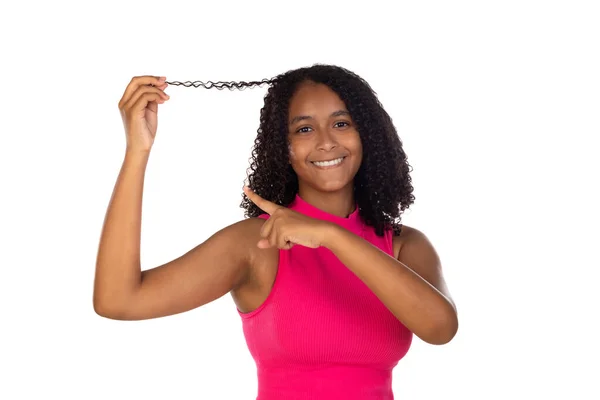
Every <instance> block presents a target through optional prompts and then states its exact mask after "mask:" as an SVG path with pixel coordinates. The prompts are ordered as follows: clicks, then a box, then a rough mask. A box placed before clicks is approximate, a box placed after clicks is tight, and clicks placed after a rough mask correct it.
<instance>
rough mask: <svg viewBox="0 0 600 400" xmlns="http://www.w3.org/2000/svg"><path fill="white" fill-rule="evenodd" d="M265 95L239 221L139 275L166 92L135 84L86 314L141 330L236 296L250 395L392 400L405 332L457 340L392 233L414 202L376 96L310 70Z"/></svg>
mask: <svg viewBox="0 0 600 400" xmlns="http://www.w3.org/2000/svg"><path fill="white" fill-rule="evenodd" d="M263 82H264V81H263ZM268 83H269V84H270V87H269V90H268V93H267V95H266V96H265V104H264V107H263V108H262V110H261V118H260V127H259V129H258V135H257V137H256V140H255V148H254V151H253V153H252V162H251V166H250V171H251V172H250V174H249V176H248V182H249V188H248V187H245V188H244V194H243V201H242V203H241V207H243V208H244V209H245V210H246V213H245V216H246V217H247V218H245V219H243V220H242V221H239V222H237V223H234V224H232V225H230V226H227V227H225V228H223V229H222V230H221V231H219V232H217V233H215V234H214V235H213V236H211V237H210V238H209V239H207V240H206V241H205V242H204V243H201V244H199V245H198V246H197V247H195V248H193V249H191V250H190V251H189V252H187V253H186V254H184V255H182V256H181V257H179V258H177V259H175V260H173V261H171V262H168V263H166V264H165V265H161V266H159V267H156V268H153V269H148V270H145V271H141V266H140V230H141V227H140V226H141V211H142V210H141V204H142V189H143V181H144V173H145V169H146V165H147V161H148V156H149V153H150V150H151V148H152V144H153V141H154V136H155V134H156V126H157V114H156V113H157V110H158V105H159V104H162V103H164V102H165V101H168V99H169V96H168V95H167V94H165V92H164V89H165V88H166V87H167V86H168V83H167V82H166V78H165V77H155V76H141V77H135V78H133V79H132V80H131V82H130V83H129V85H128V86H127V88H126V90H125V93H124V94H123V97H122V98H121V101H120V102H119V108H120V110H121V114H122V117H123V121H124V125H125V131H126V135H127V151H126V156H125V160H124V163H123V167H122V169H121V172H120V174H119V177H118V180H117V183H116V186H115V189H114V193H113V197H112V199H111V202H110V205H109V208H108V211H107V214H106V220H105V223H104V227H103V231H102V237H101V241H100V246H99V252H98V258H97V264H96V276H95V286H94V309H95V310H96V312H97V313H98V314H99V315H101V316H104V317H107V318H112V319H121V320H140V319H147V318H156V317H162V316H166V315H172V314H177V313H181V312H185V311H188V310H192V309H194V308H196V307H200V306H202V305H204V304H207V303H209V302H211V301H213V300H215V299H218V298H220V297H221V296H223V295H225V294H226V293H231V295H232V297H233V299H234V301H235V304H236V305H237V311H238V313H239V315H240V317H241V318H242V323H243V329H244V335H245V338H246V341H247V344H248V348H249V351H250V352H251V354H252V356H253V357H254V359H255V361H256V364H257V371H258V397H257V399H259V400H271V399H287V400H292V399H333V398H343V399H347V400H348V399H378V400H381V399H392V398H393V394H392V388H391V382H392V369H393V368H394V367H395V366H396V365H397V363H398V361H399V360H400V359H401V358H402V357H403V356H404V355H405V354H406V352H407V351H408V349H409V347H410V344H411V341H412V335H413V334H415V335H417V336H418V337H419V338H421V339H422V340H423V341H425V342H428V343H431V344H445V343H448V342H449V341H450V340H451V339H452V338H453V337H454V335H455V334H456V331H457V329H458V318H457V313H456V307H455V305H454V302H453V301H452V299H451V297H450V294H449V292H448V289H447V287H446V285H445V283H444V278H443V275H442V270H441V265H440V260H439V257H438V255H437V253H436V251H435V249H434V247H433V246H432V244H431V243H430V241H429V240H428V239H427V237H426V236H425V235H424V234H423V233H422V232H421V231H419V230H417V229H415V228H412V227H409V226H406V225H402V224H400V223H399V222H398V221H397V220H398V219H399V216H400V213H401V211H403V210H404V209H406V208H407V207H408V206H409V205H410V204H412V203H413V201H414V196H413V195H412V191H413V187H412V186H411V179H410V176H409V169H410V166H409V164H408V162H407V158H406V155H405V153H404V151H403V149H402V143H401V141H400V139H399V138H398V135H397V133H396V130H395V128H394V126H393V124H392V120H391V118H390V117H389V115H388V114H387V112H386V111H385V110H384V109H383V107H382V105H381V104H380V103H379V101H378V100H377V97H376V95H375V93H374V92H373V90H372V89H371V88H370V86H369V85H368V84H367V83H366V82H365V81H364V80H363V79H362V78H360V77H359V76H357V75H356V74H354V73H352V72H350V71H348V70H346V69H344V68H340V67H337V66H330V65H313V66H312V67H308V68H301V69H297V70H293V71H288V72H286V73H284V74H281V75H279V76H277V77H275V78H274V79H272V80H270V81H268ZM258 84H260V82H250V83H247V82H242V83H234V84H231V83H229V84H225V85H226V86H227V87H229V88H243V87H249V86H255V85H258ZM211 87H215V86H211ZM220 88H223V86H221V87H220Z"/></svg>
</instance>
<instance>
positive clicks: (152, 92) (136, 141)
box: [119, 76, 169, 151]
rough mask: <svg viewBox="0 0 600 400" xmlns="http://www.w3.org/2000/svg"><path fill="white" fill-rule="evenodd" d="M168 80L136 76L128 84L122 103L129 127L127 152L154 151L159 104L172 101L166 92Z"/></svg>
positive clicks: (124, 116) (126, 126)
mask: <svg viewBox="0 0 600 400" xmlns="http://www.w3.org/2000/svg"><path fill="white" fill-rule="evenodd" d="M165 81H166V77H164V76H162V77H158V76H136V77H134V78H133V79H131V82H129V84H128V85H127V88H126V89H125V93H123V97H122V98H121V100H120V101H119V110H120V111H121V118H122V119H123V125H124V126H125V135H126V137H127V150H132V151H150V149H151V148H152V145H153V144H154V137H155V136H156V128H157V125H158V119H157V112H158V105H159V104H163V103H164V102H165V101H167V100H169V95H168V94H166V93H165V92H164V90H165V89H166V87H167V86H168V84H167V83H165Z"/></svg>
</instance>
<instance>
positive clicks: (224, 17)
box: [0, 0, 600, 400]
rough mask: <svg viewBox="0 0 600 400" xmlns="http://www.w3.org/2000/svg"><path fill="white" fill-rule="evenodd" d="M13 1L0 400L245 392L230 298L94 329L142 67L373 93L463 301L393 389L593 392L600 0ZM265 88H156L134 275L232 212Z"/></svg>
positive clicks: (430, 394)
mask: <svg viewBox="0 0 600 400" xmlns="http://www.w3.org/2000/svg"><path fill="white" fill-rule="evenodd" d="M6 3H8V2H6ZM6 3H3V5H2V6H1V8H0V14H1V15H2V22H1V24H0V33H1V35H0V38H1V39H0V40H1V43H2V46H1V47H2V55H1V57H2V62H1V64H0V69H1V78H2V85H1V90H2V96H0V102H1V104H0V114H1V118H0V124H1V125H0V134H1V135H2V136H1V138H2V141H1V144H0V167H1V168H0V171H1V177H2V181H1V183H2V186H1V189H0V190H1V191H2V196H1V197H0V202H1V207H0V221H1V222H0V234H1V236H2V241H1V252H0V265H1V268H2V269H1V272H2V275H1V278H0V296H1V299H0V300H1V301H0V307H1V310H0V311H1V314H0V318H1V324H2V329H1V331H0V332H1V333H0V335H1V341H0V346H1V347H0V363H1V366H0V367H1V370H2V372H1V375H0V398H2V399H45V398H62V399H106V398H110V399H115V400H116V399H144V400H151V399H161V400H162V399H247V400H252V399H254V398H255V396H256V375H255V374H256V369H255V366H254V362H253V360H252V358H251V357H250V354H249V352H248V350H247V348H246V344H245V341H244V338H243V333H242V327H241V321H240V318H239V316H238V315H237V313H236V311H235V305H234V303H233V301H232V299H231V297H230V296H229V295H226V296H224V297H222V298H220V299H219V300H217V301H215V302H213V303H210V304H208V305H206V306H204V307H201V308H198V309H195V310H193V311H190V312H187V313H183V314H179V315H176V316H171V317H165V318H159V319H155V320H147V321H138V322H121V321H113V320H108V319H105V318H102V317H99V316H98V315H96V314H95V313H94V310H93V307H92V288H93V276H94V267H95V264H94V263H95V257H96V252H97V246H98V241H99V237H100V231H101V227H102V223H103V219H104V214H105V211H106V207H107V205H108V201H109V200H110V196H111V194H112V190H113V186H114V184H115V181H116V178H117V174H118V172H119V169H120V166H121V162H122V160H123V156H124V150H125V135H124V131H123V126H122V123H121V119H120V115H119V112H118V108H117V103H118V101H119V99H120V97H121V95H122V93H123V91H124V89H125V87H126V85H127V83H128V82H129V80H130V79H131V77H132V76H134V75H144V74H153V75H166V76H167V78H168V79H170V80H180V81H185V80H203V81H207V80H213V81H217V80H227V81H228V80H246V81H248V80H254V79H257V80H258V79H262V78H270V77H273V76H275V75H277V74H279V73H281V72H284V71H287V70H289V69H293V68H298V67H302V66H308V65H312V64H314V63H317V62H318V63H333V64H338V65H341V66H344V67H346V68H348V69H351V70H353V71H354V72H356V73H358V74H359V75H361V76H362V77H364V78H365V79H366V80H367V81H368V82H369V83H370V84H371V85H372V87H373V88H374V90H375V91H376V92H377V93H378V95H379V98H380V100H381V101H382V103H383V105H384V107H385V108H386V109H387V111H388V112H389V113H390V115H391V116H392V118H393V120H394V123H395V125H396V128H397V129H398V132H399V135H400V137H401V139H402V141H403V143H404V149H405V151H406V153H407V154H408V157H409V162H410V164H411V165H412V166H413V168H414V171H413V172H412V177H413V185H414V187H415V192H414V194H415V196H416V202H415V204H414V205H413V206H411V208H410V210H409V211H407V212H405V214H404V215H403V223H405V224H407V225H410V226H413V227H416V228H418V229H420V230H422V231H423V232H424V233H425V234H426V235H427V236H428V237H429V238H430V240H431V241H432V243H433V244H434V246H435V247H436V249H437V250H438V252H439V254H440V256H441V258H442V264H443V268H444V273H445V276H446V280H447V283H448V285H449V288H450V291H451V294H452V295H453V298H454V300H455V301H456V303H457V306H458V309H459V319H460V329H459V332H458V334H457V335H456V337H455V338H454V340H452V341H451V342H450V343H449V344H447V345H444V346H433V345H429V344H427V343H424V342H422V341H420V340H419V339H418V338H416V337H415V340H414V343H413V346H412V348H411V350H410V351H409V353H408V355H407V356H406V357H405V358H404V359H403V360H401V362H400V363H399V365H398V366H397V367H396V369H395V370H394V381H393V389H394V394H395V397H396V398H397V399H411V400H413V399H436V398H438V399H439V398H449V399H471V398H473V399H507V398H510V399H542V398H550V397H553V398H554V397H556V398H576V399H597V398H599V397H600V394H599V393H598V389H597V386H595V385H593V384H592V380H593V379H594V380H595V379H596V378H597V377H598V364H597V359H598V356H599V355H600V354H598V353H599V352H598V350H599V349H598V334H599V332H598V325H597V317H598V314H599V313H598V310H597V306H598V304H599V303H600V302H599V301H598V295H597V285H598V280H597V277H598V274H597V272H598V268H599V267H600V262H599V257H598V240H599V239H600V237H599V236H600V235H599V234H598V227H599V222H600V221H599V219H600V218H599V215H598V214H599V213H598V204H599V203H600V201H599V200H600V199H599V198H598V194H597V189H598V181H599V179H598V172H599V171H600V168H599V165H598V157H597V152H598V140H597V139H598V135H599V133H600V129H599V127H600V123H599V112H598V110H599V106H600V96H599V93H600V91H599V89H600V74H599V73H598V71H600V60H599V49H600V24H598V21H599V20H600V13H599V12H598V6H597V4H598V3H597V2H594V1H523V0H520V1H502V2H500V1H497V2H491V1H485V2H484V1H453V2H449V1H448V2H446V1H436V2H434V1H419V2H407V1H404V2H394V3H392V2H389V3H387V2H386V3H383V2H377V1H368V2H365V3H362V4H359V5H356V6H353V5H351V4H350V2H341V1H340V2H325V1H319V2H311V1H302V2H265V1H262V2H261V1H252V2H239V3H231V2H230V3H227V2H221V3H219V5H208V4H205V3H204V2H187V3H184V2H177V1H169V2H151V1H143V2H122V3H121V4H119V5H116V3H115V4H111V3H105V2H94V3H90V2H65V1H50V2H41V1H37V2H21V3H16V2H11V3H12V4H11V5H6ZM216 3H217V2H215V4H216ZM17 4H18V5H17ZM391 4H394V5H393V8H392V5H391ZM265 92H266V87H263V88H255V89H247V90H245V91H243V92H240V91H234V92H230V91H227V90H225V91H217V90H205V89H196V88H184V87H169V88H168V89H167V93H169V94H170V95H171V100H170V101H168V102H167V103H166V104H164V105H162V106H160V110H159V131H158V135H157V139H156V143H155V147H154V149H153V151H152V154H151V157H150V161H149V165H148V169H147V174H146V181H145V191H144V204H143V227H142V255H141V257H142V265H143V269H148V268H152V267H155V266H157V265H161V264H163V263H166V262H168V261H170V260H172V259H174V258H176V257H178V256H180V255H181V254H183V253H185V252H187V251H188V250H189V249H191V248H192V247H194V246H196V245H197V244H198V243H201V242H202V241H204V240H205V239H207V238H208V237H209V236H210V235H212V233H214V232H215V231H217V230H219V229H221V228H222V227H224V226H227V225H229V224H231V223H233V222H235V221H238V220H240V219H242V218H243V210H242V209H241V208H239V207H238V205H239V202H240V200H241V188H242V184H243V181H244V178H245V176H246V168H247V167H248V159H249V157H250V150H251V146H252V143H253V140H254V137H255V135H256V129H257V128H258V122H259V112H260V108H261V107H262V102H263V96H264V94H265Z"/></svg>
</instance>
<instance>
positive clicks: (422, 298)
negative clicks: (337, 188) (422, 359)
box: [323, 225, 458, 344]
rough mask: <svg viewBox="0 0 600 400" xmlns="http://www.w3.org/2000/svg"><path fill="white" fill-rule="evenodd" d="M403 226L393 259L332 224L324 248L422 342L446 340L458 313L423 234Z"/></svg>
mask: <svg viewBox="0 0 600 400" xmlns="http://www.w3.org/2000/svg"><path fill="white" fill-rule="evenodd" d="M402 230H403V236H404V239H403V242H402V247H401V249H400V253H399V255H398V259H395V258H394V257H391V256H389V255H388V254H386V253H385V252H383V251H382V250H380V249H379V248H377V247H376V246H374V245H373V244H371V243H369V242H368V241H366V240H365V239H363V238H361V237H359V236H357V235H355V234H354V233H352V232H350V231H348V230H346V229H344V228H343V227H340V226H337V225H333V226H331V231H330V232H329V234H328V235H326V240H325V242H324V243H323V246H324V247H326V248H328V249H329V250H330V251H331V252H332V253H333V254H334V255H335V256H336V257H337V258H338V259H339V260H340V261H341V262H342V263H343V264H344V265H345V266H346V267H347V268H349V269H350V270H351V271H352V272H353V273H354V274H355V275H356V276H357V277H358V278H360V279H361V280H362V281H363V282H364V283H365V284H366V285H367V286H368V287H369V289H371V290H372V291H373V293H374V294H375V295H376V296H377V297H378V298H379V299H380V300H381V301H382V303H383V304H384V305H385V306H386V307H387V308H388V309H389V310H390V311H391V312H392V314H394V316H395V317H396V318H398V320H399V321H400V322H402V324H403V325H404V326H406V327H407V328H408V329H409V330H410V331H411V332H413V333H414V334H415V335H417V336H418V337H419V338H420V339H421V340H423V341H425V342H427V343H430V344H446V343H448V342H449V341H450V340H452V338H453V337H454V335H455V334H456V332H457V330H458V316H457V311H456V306H455V304H454V301H453V300H452V298H451V297H450V294H449V293H448V289H447V287H446V284H445V281H444V277H443V275H442V267H441V263H440V258H439V256H438V254H437V252H436V251H435V249H434V247H433V245H432V244H431V242H430V241H429V240H428V238H427V237H426V236H425V234H423V233H422V232H420V231H419V230H417V229H414V228H410V227H407V226H403V227H402Z"/></svg>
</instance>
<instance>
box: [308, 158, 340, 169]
mask: <svg viewBox="0 0 600 400" xmlns="http://www.w3.org/2000/svg"><path fill="white" fill-rule="evenodd" d="M344 158H345V157H340V158H336V159H335V160H329V161H313V162H312V163H313V164H315V165H316V166H317V167H331V166H332V165H337V164H339V163H341V162H342V160H343V159H344Z"/></svg>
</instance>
